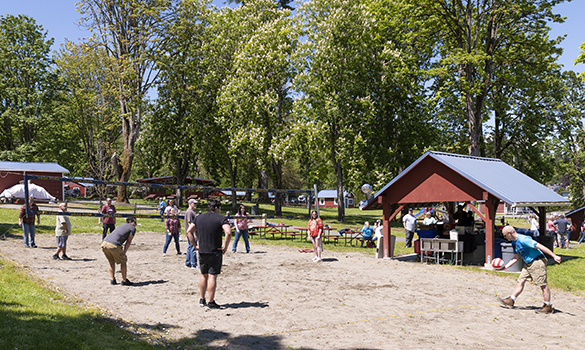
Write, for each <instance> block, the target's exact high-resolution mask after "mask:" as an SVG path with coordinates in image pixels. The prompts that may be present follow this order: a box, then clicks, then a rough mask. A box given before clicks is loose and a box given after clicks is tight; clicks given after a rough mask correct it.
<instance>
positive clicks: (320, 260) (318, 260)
mask: <svg viewBox="0 0 585 350" xmlns="http://www.w3.org/2000/svg"><path fill="white" fill-rule="evenodd" d="M322 261H323V259H321V258H317V260H315V262H322Z"/></svg>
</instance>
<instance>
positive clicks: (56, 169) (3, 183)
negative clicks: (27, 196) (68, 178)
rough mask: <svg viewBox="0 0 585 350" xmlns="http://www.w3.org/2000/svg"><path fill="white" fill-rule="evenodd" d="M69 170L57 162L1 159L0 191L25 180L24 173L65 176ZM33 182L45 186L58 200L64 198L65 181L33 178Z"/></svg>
mask: <svg viewBox="0 0 585 350" xmlns="http://www.w3.org/2000/svg"><path fill="white" fill-rule="evenodd" d="M68 173H69V170H67V169H65V168H63V167H62V166H60V165H59V164H57V163H24V162H4V161H0V192H2V191H4V190H5V189H7V188H10V187H12V186H14V185H17V184H19V183H21V182H22V181H23V180H24V175H41V176H54V177H64V176H65V174H68ZM31 182H32V183H34V184H36V185H39V186H41V187H43V188H44V189H45V190H47V192H49V193H50V194H51V195H52V196H53V197H55V198H57V200H60V201H62V200H64V199H65V197H64V190H63V183H62V182H61V181H51V180H38V179H34V180H31Z"/></svg>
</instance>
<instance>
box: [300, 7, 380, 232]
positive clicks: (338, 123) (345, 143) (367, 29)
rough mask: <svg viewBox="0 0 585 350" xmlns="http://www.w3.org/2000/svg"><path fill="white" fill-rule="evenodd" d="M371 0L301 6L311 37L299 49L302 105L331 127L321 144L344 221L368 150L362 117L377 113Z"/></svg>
mask: <svg viewBox="0 0 585 350" xmlns="http://www.w3.org/2000/svg"><path fill="white" fill-rule="evenodd" d="M367 3H368V2H367V1H342V0H335V1H324V0H316V1H311V2H307V3H304V4H303V5H302V6H301V7H300V8H299V9H298V13H299V20H300V21H301V23H300V26H301V27H302V29H303V32H302V34H303V35H305V36H306V37H307V40H306V42H304V43H303V44H302V45H301V46H300V49H299V61H298V62H299V74H298V76H297V80H296V84H297V85H296V86H297V87H298V89H299V90H300V91H301V92H302V94H303V96H302V97H301V98H300V101H299V102H298V103H297V108H298V110H299V111H298V113H300V114H301V115H303V116H308V117H309V118H310V119H313V120H315V122H316V123H315V128H317V129H322V128H323V129H325V130H326V131H325V134H326V138H325V139H324V140H323V141H322V142H325V143H326V146H325V145H324V144H321V145H319V146H316V147H318V148H325V147H326V149H327V150H328V154H329V156H330V160H331V164H332V166H333V171H334V173H335V177H336V180H335V188H336V190H337V203H338V221H340V222H344V221H345V205H344V198H343V192H344V191H345V184H346V182H345V178H346V176H347V173H348V170H349V169H351V165H352V164H353V163H355V162H356V161H359V159H360V158H361V157H362V156H363V153H361V152H360V150H361V149H362V148H360V147H359V146H358V145H357V143H359V140H360V134H361V132H362V130H363V121H364V120H368V119H370V118H371V116H372V113H374V110H373V103H372V96H371V95H370V93H369V92H370V91H371V90H370V89H369V87H370V78H371V77H372V71H371V64H372V61H375V60H376V59H377V58H376V57H375V56H376V53H377V51H376V48H375V45H373V41H374V38H375V36H376V35H377V34H378V33H376V32H375V31H374V26H373V18H372V16H371V14H370V13H369V11H368V8H367V6H365V5H367Z"/></svg>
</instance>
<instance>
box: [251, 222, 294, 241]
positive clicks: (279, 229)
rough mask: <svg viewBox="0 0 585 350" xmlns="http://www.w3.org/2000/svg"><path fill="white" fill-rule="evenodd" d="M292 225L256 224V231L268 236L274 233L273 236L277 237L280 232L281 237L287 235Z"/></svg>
mask: <svg viewBox="0 0 585 350" xmlns="http://www.w3.org/2000/svg"><path fill="white" fill-rule="evenodd" d="M289 227H292V225H286V224H278V225H266V226H254V228H255V229H256V232H257V233H258V234H259V235H260V237H262V236H263V235H264V237H266V235H272V238H275V237H276V235H277V234H280V238H282V237H284V236H286V234H287V230H288V228H289Z"/></svg>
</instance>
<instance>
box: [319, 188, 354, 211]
mask: <svg viewBox="0 0 585 350" xmlns="http://www.w3.org/2000/svg"><path fill="white" fill-rule="evenodd" d="M317 198H319V206H320V207H323V208H337V191H336V190H322V191H319V193H318V194H317ZM343 200H344V206H345V208H354V207H355V196H354V194H353V193H352V192H347V191H343Z"/></svg>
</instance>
